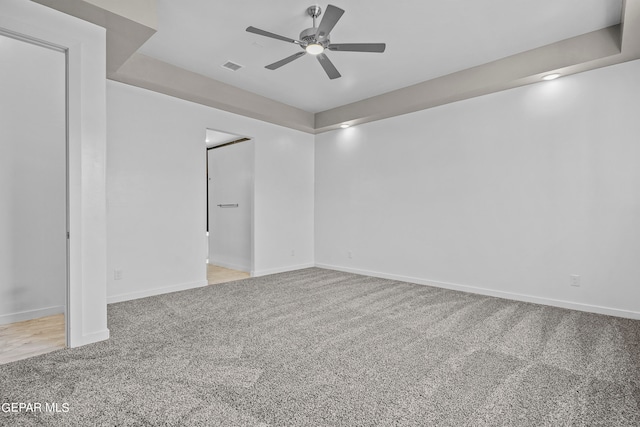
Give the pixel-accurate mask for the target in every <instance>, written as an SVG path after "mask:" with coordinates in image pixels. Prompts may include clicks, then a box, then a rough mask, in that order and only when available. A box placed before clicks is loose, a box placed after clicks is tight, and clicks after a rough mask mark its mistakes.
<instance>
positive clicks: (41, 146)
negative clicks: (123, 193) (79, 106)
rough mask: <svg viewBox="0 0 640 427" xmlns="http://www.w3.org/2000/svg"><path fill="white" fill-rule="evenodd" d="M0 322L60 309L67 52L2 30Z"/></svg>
mask: <svg viewBox="0 0 640 427" xmlns="http://www.w3.org/2000/svg"><path fill="white" fill-rule="evenodd" d="M0 58H2V62H3V64H5V65H4V66H2V67H0V94H2V98H3V102H1V103H0V117H2V126H0V183H2V184H1V185H0V200H2V204H1V205H0V324H5V323H12V322H19V321H23V320H29V319H35V318H38V317H42V316H48V315H51V314H58V313H63V312H64V306H65V303H66V292H67V238H66V232H67V219H66V213H67V198H66V197H67V196H66V191H67V190H66V120H65V112H66V106H65V96H66V95H65V93H66V90H65V72H66V65H65V55H64V53H63V52H61V51H54V50H52V49H48V48H45V47H43V46H36V45H34V44H30V43H27V42H25V41H20V40H15V39H12V38H9V37H5V36H2V35H0Z"/></svg>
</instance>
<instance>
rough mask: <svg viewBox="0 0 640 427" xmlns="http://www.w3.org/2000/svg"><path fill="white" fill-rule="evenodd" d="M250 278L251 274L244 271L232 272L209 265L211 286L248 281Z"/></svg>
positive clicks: (208, 271) (208, 274)
mask: <svg viewBox="0 0 640 427" xmlns="http://www.w3.org/2000/svg"><path fill="white" fill-rule="evenodd" d="M248 277H250V275H249V273H246V272H244V271H237V270H231V269H229V268H224V267H219V266H217V265H213V264H207V281H208V282H209V284H210V285H217V284H219V283H226V282H233V281H234V280H241V279H246V278H248Z"/></svg>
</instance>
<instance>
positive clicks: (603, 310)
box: [315, 263, 640, 320]
mask: <svg viewBox="0 0 640 427" xmlns="http://www.w3.org/2000/svg"><path fill="white" fill-rule="evenodd" d="M315 266H316V267H318V268H325V269H327V270H336V271H344V272H346V273H354V274H360V275H363V276H372V277H379V278H381V279H390V280H397V281H400V282H409V283H415V284H418V285H426V286H433V287H436V288H444V289H451V290H454V291H462V292H469V293H472V294H479V295H487V296H491V297H497V298H504V299H510V300H515V301H522V302H531V303H534V304H542V305H549V306H552V307H560V308H568V309H571V310H579V311H586V312H589V313H597V314H606V315H608V316H616V317H624V318H627V319H636V320H640V312H637V311H630V310H621V309H618V308H611V307H602V306H598V305H591V304H582V303H577V302H571V301H563V300H557V299H552V298H544V297H536V296H532V295H526V294H519V293H515V292H505V291H496V290H493V289H486V288H479V287H476V286H468V285H459V284H455V283H446V282H438V281H435V280H426V279H420V278H417V277H409V276H402V275H398V274H388V273H381V272H379V271H370V270H360V269H357V268H350V267H342V266H337V265H329V264H318V263H317V264H316V265H315Z"/></svg>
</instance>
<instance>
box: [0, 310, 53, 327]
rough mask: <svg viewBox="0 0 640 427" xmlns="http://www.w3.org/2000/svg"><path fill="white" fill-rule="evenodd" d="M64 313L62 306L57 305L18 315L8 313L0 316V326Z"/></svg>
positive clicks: (22, 312)
mask: <svg viewBox="0 0 640 427" xmlns="http://www.w3.org/2000/svg"><path fill="white" fill-rule="evenodd" d="M60 313H64V306H63V305H58V306H54V307H46V308H38V309H36V310H27V311H21V312H18V313H9V314H3V315H0V325H7V324H9V323H15V322H23V321H25V320H31V319H37V318H39V317H45V316H53V315H54V314H60Z"/></svg>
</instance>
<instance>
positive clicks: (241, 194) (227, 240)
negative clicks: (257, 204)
mask: <svg viewBox="0 0 640 427" xmlns="http://www.w3.org/2000/svg"><path fill="white" fill-rule="evenodd" d="M205 142H206V153H207V248H208V259H207V279H208V282H209V284H217V283H224V282H230V281H233V280H240V279H244V278H247V277H249V276H250V273H251V271H252V269H253V194H254V192H253V183H254V148H255V145H254V141H253V140H252V139H251V138H248V137H243V136H240V135H235V134H230V133H227V132H222V131H218V130H214V129H207V131H206V139H205Z"/></svg>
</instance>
